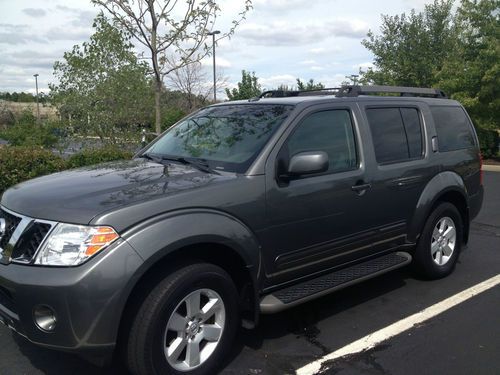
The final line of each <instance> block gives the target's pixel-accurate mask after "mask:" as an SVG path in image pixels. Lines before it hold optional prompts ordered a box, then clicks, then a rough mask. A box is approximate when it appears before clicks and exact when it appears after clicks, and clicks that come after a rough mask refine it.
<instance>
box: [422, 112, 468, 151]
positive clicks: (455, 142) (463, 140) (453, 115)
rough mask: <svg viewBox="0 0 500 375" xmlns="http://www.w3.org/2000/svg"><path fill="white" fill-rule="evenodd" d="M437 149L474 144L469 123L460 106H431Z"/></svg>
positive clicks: (447, 149) (464, 146) (459, 147)
mask: <svg viewBox="0 0 500 375" xmlns="http://www.w3.org/2000/svg"><path fill="white" fill-rule="evenodd" d="M431 113H432V117H433V119H434V124H435V126H436V132H437V137H438V143H439V151H440V152H446V151H453V150H461V149H464V148H470V147H473V146H474V145H475V142H474V136H473V135H472V129H471V124H470V122H469V120H468V119H467V116H466V115H465V111H464V110H463V109H462V108H460V107H431Z"/></svg>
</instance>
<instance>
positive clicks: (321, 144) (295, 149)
mask: <svg viewBox="0 0 500 375" xmlns="http://www.w3.org/2000/svg"><path fill="white" fill-rule="evenodd" d="M305 151H324V152H326V153H327V154H328V159H329V172H341V171H346V170H350V169H354V168H356V166H357V158H356V146H355V141H354V133H353V127H352V122H351V116H350V114H349V111H347V110H331V111H322V112H317V113H314V114H311V115H309V116H308V117H306V118H305V119H304V120H303V121H302V122H301V123H300V125H299V126H298V127H297V128H296V129H295V131H294V132H293V134H292V135H291V136H290V138H289V139H288V153H289V155H290V156H293V155H295V154H298V153H299V152H305Z"/></svg>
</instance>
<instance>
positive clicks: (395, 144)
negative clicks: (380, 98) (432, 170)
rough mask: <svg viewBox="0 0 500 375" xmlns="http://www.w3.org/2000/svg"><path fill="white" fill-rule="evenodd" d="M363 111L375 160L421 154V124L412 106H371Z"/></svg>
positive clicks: (393, 159)
mask: <svg viewBox="0 0 500 375" xmlns="http://www.w3.org/2000/svg"><path fill="white" fill-rule="evenodd" d="M366 115H367V117H368V123H369V125H370V130H371V133H372V138H373V145H374V147H375V156H376V159H377V162H378V163H380V164H384V163H394V162H398V161H399V162H402V161H406V160H410V159H415V158H420V157H421V156H422V127H421V125H420V116H419V114H418V111H417V110H416V109H415V108H371V109H367V110H366Z"/></svg>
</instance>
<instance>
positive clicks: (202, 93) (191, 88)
mask: <svg viewBox="0 0 500 375" xmlns="http://www.w3.org/2000/svg"><path fill="white" fill-rule="evenodd" d="M168 62H169V65H170V66H176V65H178V63H177V62H176V61H175V57H172V58H169V59H168ZM226 82H227V80H226V78H225V77H224V76H223V74H221V73H220V72H219V75H218V76H217V77H216V84H217V87H218V88H220V87H224V86H226ZM165 86H166V87H167V88H170V89H172V90H178V91H180V92H182V93H183V94H185V95H184V96H185V105H183V106H182V107H183V109H184V110H185V111H186V112H187V113H189V112H192V111H193V110H194V109H196V108H199V107H201V106H202V105H205V104H206V102H207V101H208V98H209V97H210V96H211V95H212V92H213V82H212V79H211V77H208V74H207V72H206V71H205V70H204V69H203V66H202V64H201V63H200V62H193V63H191V64H187V65H184V66H182V67H180V68H178V69H175V70H174V71H172V72H171V73H170V74H169V75H168V76H166V77H165Z"/></svg>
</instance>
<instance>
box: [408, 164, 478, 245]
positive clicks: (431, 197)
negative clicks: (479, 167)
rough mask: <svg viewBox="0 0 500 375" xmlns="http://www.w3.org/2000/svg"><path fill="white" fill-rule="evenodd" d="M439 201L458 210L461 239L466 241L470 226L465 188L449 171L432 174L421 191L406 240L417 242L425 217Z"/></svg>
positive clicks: (458, 177)
mask: <svg viewBox="0 0 500 375" xmlns="http://www.w3.org/2000/svg"><path fill="white" fill-rule="evenodd" d="M441 202H449V203H451V204H453V205H454V206H455V207H456V208H457V209H458V211H459V212H460V215H461V217H462V224H463V241H464V243H467V241H468V239H469V226H470V223H469V205H468V200H467V188H466V187H465V184H464V182H463V180H462V178H461V177H460V176H459V175H458V174H457V173H455V172H451V171H446V172H441V173H439V174H437V175H436V176H434V177H433V178H432V179H431V180H430V181H429V182H428V183H427V185H426V186H425V188H424V190H423V191H422V194H421V195H420V198H419V200H418V203H417V206H416V209H415V213H414V215H413V218H412V220H411V221H410V225H409V231H408V240H409V241H410V242H417V240H418V238H419V237H420V234H421V232H422V229H423V227H424V225H425V222H426V220H427V218H428V217H429V215H430V214H431V213H432V211H433V210H434V209H435V208H436V206H437V205H439V204H440V203H441Z"/></svg>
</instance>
